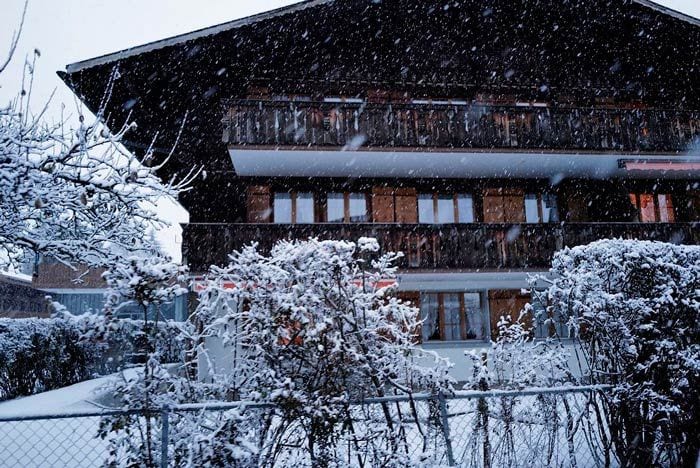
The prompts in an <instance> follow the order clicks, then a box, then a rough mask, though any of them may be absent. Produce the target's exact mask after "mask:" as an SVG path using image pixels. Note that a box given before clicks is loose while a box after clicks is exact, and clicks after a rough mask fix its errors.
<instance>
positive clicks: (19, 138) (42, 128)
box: [0, 35, 189, 268]
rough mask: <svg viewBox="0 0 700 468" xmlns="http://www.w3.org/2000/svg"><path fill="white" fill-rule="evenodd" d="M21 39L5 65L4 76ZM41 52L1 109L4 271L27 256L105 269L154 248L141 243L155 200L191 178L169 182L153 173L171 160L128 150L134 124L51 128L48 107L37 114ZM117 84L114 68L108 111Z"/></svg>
mask: <svg viewBox="0 0 700 468" xmlns="http://www.w3.org/2000/svg"><path fill="white" fill-rule="evenodd" d="M17 37H18V35H16V38H17ZM16 38H15V40H14V41H13V42H12V44H11V47H10V54H9V57H8V58H7V61H6V62H5V61H3V62H0V78H4V76H3V72H4V71H5V68H6V65H7V63H9V60H10V59H11V58H12V54H13V53H14V51H15V48H16V45H17V41H16ZM39 55H40V54H39V51H38V50H35V51H34V54H33V59H32V60H31V61H30V60H27V65H26V66H25V76H24V79H23V80H22V88H21V89H20V90H18V95H17V98H15V99H14V100H12V101H11V102H10V103H8V104H7V105H0V219H2V222H1V223H0V268H3V267H7V266H8V264H14V265H17V263H18V262H20V261H21V259H22V257H23V256H24V255H26V254H27V253H30V252H31V253H39V254H42V255H46V256H50V257H53V258H55V259H57V260H59V261H62V262H64V263H66V264H83V265H88V266H108V265H110V264H112V263H113V262H114V260H115V258H116V257H118V256H119V255H122V254H123V253H124V252H127V253H128V252H132V253H133V252H136V251H140V250H142V249H147V248H149V246H148V245H146V244H145V243H144V242H143V241H142V240H143V239H146V238H147V236H146V233H147V232H148V231H149V230H150V229H152V228H153V227H154V224H158V223H160V220H159V218H158V216H157V214H156V213H155V202H156V201H157V200H158V199H160V198H161V197H173V198H175V197H177V195H178V193H180V192H181V191H182V190H184V189H185V188H186V186H187V184H188V179H189V176H188V177H185V178H184V179H183V180H182V181H180V182H177V183H176V182H174V181H172V182H171V183H167V184H164V183H162V182H161V180H160V179H159V178H158V176H157V175H156V171H158V170H159V169H160V168H161V167H162V165H163V164H165V163H166V162H167V159H168V158H166V159H165V160H163V161H158V162H156V161H155V160H154V154H153V152H152V151H147V152H146V155H145V158H144V160H143V161H140V160H139V159H138V158H137V157H136V156H135V155H134V154H132V153H130V152H129V151H127V150H126V149H125V148H124V147H123V146H122V145H121V141H122V140H123V138H124V136H125V135H126V134H127V133H128V132H129V131H130V130H132V129H133V127H134V124H131V123H124V124H123V125H118V124H116V123H112V125H111V126H112V128H108V127H107V125H105V119H104V115H103V114H102V111H98V113H97V116H96V118H95V119H94V121H92V122H91V123H88V119H87V118H86V117H85V116H83V115H79V116H78V119H77V120H78V122H76V125H75V126H73V127H71V126H70V125H69V123H68V122H70V121H71V120H70V119H69V118H68V117H66V119H64V120H63V121H59V122H58V123H49V120H48V119H47V117H46V115H45V113H46V110H47V107H48V104H47V105H46V106H44V107H43V108H41V109H40V110H39V111H38V112H34V109H33V107H32V99H31V94H32V93H31V90H32V83H33V80H34V69H35V66H36V61H37V59H38V58H39ZM3 64H4V65H3ZM118 79H119V75H118V71H117V70H115V71H114V73H113V75H112V78H111V82H110V83H105V99H104V103H103V107H104V106H106V104H107V102H108V101H109V99H110V96H111V89H112V86H113V84H114V81H115V80H118ZM142 162H145V163H147V165H146V164H143V163H142Z"/></svg>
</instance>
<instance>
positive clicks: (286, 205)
mask: <svg viewBox="0 0 700 468" xmlns="http://www.w3.org/2000/svg"><path fill="white" fill-rule="evenodd" d="M247 203H248V221H249V222H273V223H276V224H314V223H403V224H467V223H475V222H485V223H537V224H540V223H555V222H558V221H559V211H558V206H557V199H556V196H554V195H553V194H549V193H524V192H522V191H519V190H510V191H509V190H502V189H493V190H487V191H486V192H485V193H484V194H483V195H482V194H479V195H478V196H475V195H473V194H470V193H461V192H432V193H426V192H421V193H418V191H417V190H416V189H412V188H397V189H392V188H386V187H377V188H375V189H373V190H372V192H371V193H366V192H330V193H318V192H311V191H290V192H274V193H270V190H269V188H267V187H250V188H249V190H248V202H247Z"/></svg>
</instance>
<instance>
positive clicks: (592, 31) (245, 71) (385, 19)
mask: <svg viewBox="0 0 700 468" xmlns="http://www.w3.org/2000/svg"><path fill="white" fill-rule="evenodd" d="M553 4H556V7H554V6H553ZM699 25H700V20H697V19H695V18H691V17H689V16H686V15H683V14H681V13H678V12H675V11H673V10H670V9H668V8H664V7H661V6H659V5H657V4H655V3H653V2H650V1H648V0H570V1H567V2H553V1H551V0H452V1H451V2H446V1H444V0H382V1H376V0H307V1H305V2H301V3H298V4H294V5H291V6H288V7H285V8H281V9H278V10H273V11H270V12H267V13H263V14H260V15H255V16H252V17H249V18H243V19H240V20H236V21H232V22H228V23H223V24H221V25H218V26H213V27H211V28H206V29H202V30H199V31H195V32H192V33H188V34H184V35H180V36H176V37H173V38H169V39H163V40H161V41H157V42H153V43H150V44H146V45H143V46H139V47H134V48H132V49H127V50H124V51H121V52H117V53H114V54H109V55H105V56H102V57H98V58H95V59H91V60H87V61H84V62H78V63H75V64H72V65H69V66H68V67H67V72H66V73H61V74H60V75H61V77H62V78H63V79H64V81H65V82H66V83H67V84H68V86H70V87H71V88H72V89H73V90H74V91H75V92H76V94H77V95H78V96H80V97H81V99H82V100H83V101H84V102H85V103H86V105H87V106H88V108H90V109H91V110H93V111H95V110H97V109H98V108H100V107H101V105H102V104H103V101H104V99H105V96H108V97H109V102H108V103H107V105H106V109H105V116H106V118H108V119H109V122H110V123H112V125H118V124H121V123H123V122H124V120H125V119H127V117H131V118H132V119H133V120H135V121H136V123H137V124H138V126H139V127H138V130H137V131H136V132H135V133H132V134H131V135H130V136H129V138H130V147H131V148H132V149H135V150H138V149H139V148H142V147H144V146H146V145H148V144H149V143H151V141H152V139H153V138H154V136H156V135H157V140H156V143H155V144H156V146H158V147H161V148H163V149H164V150H167V149H169V148H170V146H171V145H172V144H173V142H174V141H175V139H176V137H177V134H178V131H179V130H180V127H181V126H182V123H183V119H185V117H187V121H186V124H185V125H184V127H183V128H184V130H183V134H182V138H181V140H180V145H179V146H178V151H177V153H178V154H177V157H176V161H175V162H174V163H173V164H169V165H168V167H169V172H178V171H179V169H180V167H181V168H182V169H183V170H184V169H186V168H188V167H190V166H191V165H192V163H193V162H198V163H201V164H204V165H206V166H208V167H209V168H210V169H211V168H218V169H221V170H227V169H228V170H230V161H229V160H228V157H227V155H226V152H225V149H226V148H225V145H223V144H222V143H221V142H220V139H221V138H220V135H221V133H220V128H221V125H220V121H221V118H222V116H223V112H224V107H223V105H222V102H223V101H224V100H226V99H228V98H235V97H240V96H243V95H245V93H246V89H247V88H248V86H249V85H251V84H256V83H260V82H264V83H267V82H276V83H277V85H276V86H277V87H278V88H279V89H285V86H294V85H295V84H296V85H299V84H300V83H301V84H303V85H304V86H306V89H307V90H308V91H309V92H323V90H325V89H331V87H332V89H334V90H335V91H336V92H339V91H338V90H341V91H345V92H348V93H353V92H357V89H359V88H361V87H363V86H364V89H365V90H366V89H367V88H371V87H375V88H379V87H381V88H385V89H386V88H402V87H410V88H411V89H412V90H415V92H416V93H420V92H424V91H425V88H427V87H430V86H432V88H431V90H430V92H439V91H440V90H442V92H444V93H446V94H456V93H464V94H465V95H466V94H468V93H473V92H475V91H488V90H494V89H511V90H512V92H513V93H525V92H527V93H533V94H537V93H539V92H540V91H538V90H540V89H545V90H546V93H547V96H544V97H545V98H547V97H552V96H553V95H554V94H556V93H566V92H581V93H588V94H589V95H591V96H593V95H594V94H595V93H597V92H599V91H600V90H603V91H604V92H610V93H626V94H628V95H630V96H644V98H645V99H649V100H652V101H654V100H655V101H657V102H660V103H662V104H664V105H666V106H671V107H676V106H680V105H683V106H686V107H696V108H697V107H700V73H699V72H698V71H699V69H700V28H698V26H699ZM115 69H118V74H116V76H117V77H118V79H116V80H115V81H114V82H113V89H112V90H111V92H110V93H106V92H105V89H106V88H107V86H108V83H110V81H111V80H110V78H111V77H112V76H115ZM353 83H355V84H357V86H355V87H353ZM542 85H546V86H542ZM358 87H359V88H358ZM302 91H303V90H302ZM425 92H426V93H427V92H428V91H425ZM178 165H179V166H178ZM169 175H170V174H169Z"/></svg>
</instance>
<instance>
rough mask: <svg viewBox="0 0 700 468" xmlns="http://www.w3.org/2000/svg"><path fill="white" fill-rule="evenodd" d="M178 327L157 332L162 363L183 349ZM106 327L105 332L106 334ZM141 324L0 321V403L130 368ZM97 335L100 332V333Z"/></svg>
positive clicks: (88, 319) (96, 319)
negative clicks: (162, 354) (125, 367)
mask: <svg viewBox="0 0 700 468" xmlns="http://www.w3.org/2000/svg"><path fill="white" fill-rule="evenodd" d="M182 326H184V325H182V324H177V325H176V324H173V323H164V324H160V325H159V327H158V332H157V333H156V336H157V337H158V344H157V345H156V346H157V347H158V348H159V349H162V350H164V352H165V353H166V354H165V355H166V358H165V359H166V360H167V362H181V360H182V356H184V353H185V349H186V348H187V347H188V344H187V343H186V342H185V341H183V340H178V339H177V337H178V336H179V335H180V334H179V333H176V332H175V330H179V329H180V328H181V327H182ZM107 328H109V333H106V331H107ZM142 328H143V324H141V323H140V322H138V321H133V320H119V321H106V320H105V318H104V317H100V316H88V315H86V316H80V317H75V316H70V315H66V314H65V313H64V314H62V315H61V316H60V317H55V318H50V319H0V400H7V399H11V398H16V397H19V396H26V395H32V394H34V393H39V392H43V391H48V390H54V389H57V388H61V387H65V386H67V385H72V384H74V383H77V382H81V381H83V380H86V379H90V378H93V377H95V376H98V375H106V374H110V373H113V372H116V371H117V370H119V369H121V368H123V367H124V366H126V365H128V364H131V362H132V360H133V359H132V356H133V354H134V353H135V349H134V341H135V340H134V338H135V337H136V336H137V334H138V333H141V329H142ZM100 331H102V332H100Z"/></svg>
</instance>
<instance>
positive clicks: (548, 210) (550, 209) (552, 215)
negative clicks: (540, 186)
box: [541, 193, 559, 223]
mask: <svg viewBox="0 0 700 468" xmlns="http://www.w3.org/2000/svg"><path fill="white" fill-rule="evenodd" d="M541 203H542V222H544V223H558V222H559V207H558V206H557V197H556V196H555V195H552V194H551V193H545V194H543V195H542V202H541Z"/></svg>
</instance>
